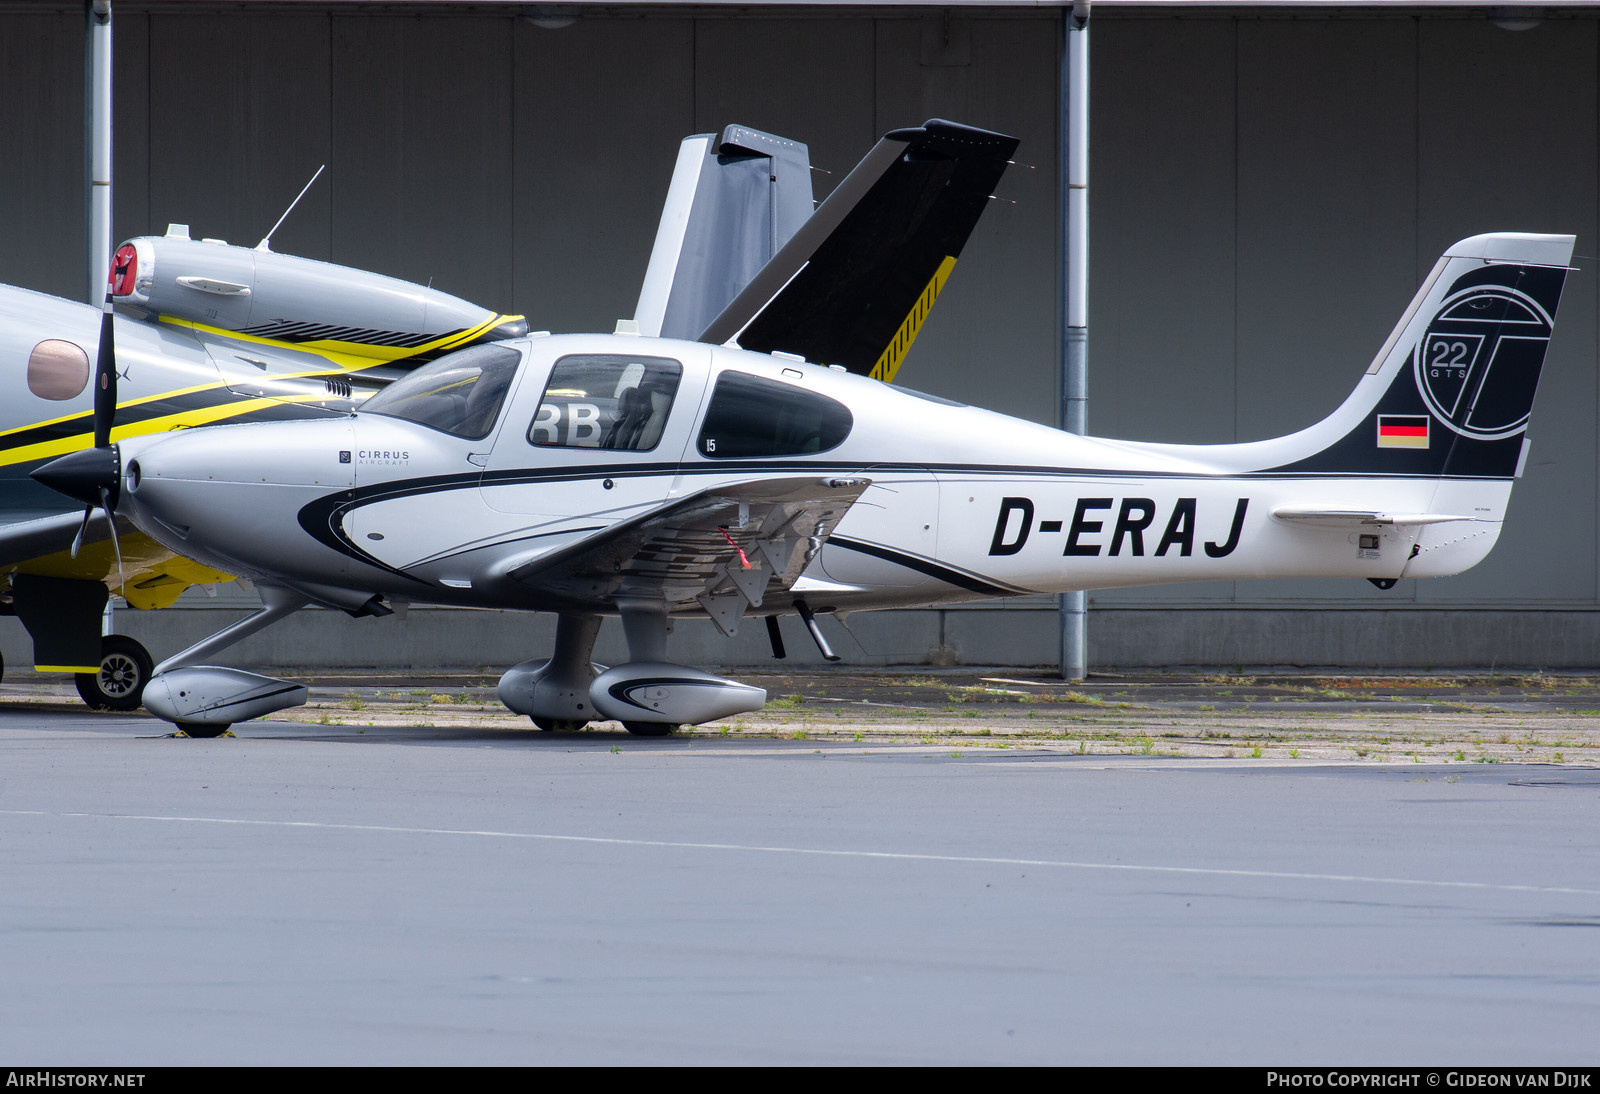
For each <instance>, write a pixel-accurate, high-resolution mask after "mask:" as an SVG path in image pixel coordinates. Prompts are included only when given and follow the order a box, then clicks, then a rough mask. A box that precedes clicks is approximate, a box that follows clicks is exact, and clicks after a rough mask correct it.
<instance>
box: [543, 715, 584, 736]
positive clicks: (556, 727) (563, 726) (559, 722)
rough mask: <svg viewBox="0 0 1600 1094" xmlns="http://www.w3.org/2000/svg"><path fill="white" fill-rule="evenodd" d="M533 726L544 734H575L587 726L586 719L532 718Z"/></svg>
mask: <svg viewBox="0 0 1600 1094" xmlns="http://www.w3.org/2000/svg"><path fill="white" fill-rule="evenodd" d="M533 724H534V725H536V726H538V727H539V728H540V729H542V730H544V731H545V732H546V733H576V732H578V730H580V729H582V728H583V727H584V726H586V725H588V724H589V720H588V719H587V718H540V717H538V716H536V715H535V716H533Z"/></svg>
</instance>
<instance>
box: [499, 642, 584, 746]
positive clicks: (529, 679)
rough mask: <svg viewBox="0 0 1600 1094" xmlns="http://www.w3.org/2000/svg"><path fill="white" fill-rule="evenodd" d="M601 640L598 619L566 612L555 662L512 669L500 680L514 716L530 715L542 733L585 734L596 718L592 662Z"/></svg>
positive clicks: (553, 655)
mask: <svg viewBox="0 0 1600 1094" xmlns="http://www.w3.org/2000/svg"><path fill="white" fill-rule="evenodd" d="M599 635H600V617H599V616H598V615H577V614H570V613H567V612H563V613H561V615H560V616H559V617H558V618H557V620H556V648H555V651H554V652H553V653H551V655H550V658H549V660H547V661H524V662H522V664H520V665H515V666H513V667H512V668H510V669H507V670H506V673H505V675H504V676H502V677H500V687H499V694H500V701H501V702H502V703H504V704H505V705H506V709H508V710H510V711H512V712H513V713H516V714H526V715H528V716H529V717H530V718H532V719H533V724H534V725H536V726H538V727H539V728H540V729H544V730H566V731H569V732H570V731H574V730H579V729H582V728H583V727H584V726H586V725H588V724H589V722H590V721H591V720H593V718H594V716H595V711H594V707H593V705H592V704H591V703H590V701H589V685H590V684H592V683H593V682H594V678H595V668H594V661H593V660H592V659H593V657H594V643H595V639H596V638H598V637H599Z"/></svg>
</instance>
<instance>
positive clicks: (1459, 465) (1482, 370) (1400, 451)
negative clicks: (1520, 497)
mask: <svg viewBox="0 0 1600 1094" xmlns="http://www.w3.org/2000/svg"><path fill="white" fill-rule="evenodd" d="M1573 242H1574V240H1573V237H1572V236H1565V235H1560V236H1558V235H1529V234H1525V233H1518V232H1500V233H1496V234H1493V235H1481V236H1473V237H1471V238H1470V239H1464V240H1462V241H1461V242H1460V243H1457V244H1456V245H1455V246H1453V247H1451V248H1450V249H1449V250H1447V251H1446V252H1445V253H1444V256H1443V257H1442V258H1440V260H1439V262H1438V264H1437V265H1436V266H1435V267H1434V268H1433V272H1432V274H1431V275H1429V278H1428V280H1427V281H1426V282H1424V283H1423V286H1422V288H1421V289H1419V290H1418V292H1417V295H1416V298H1415V299H1414V300H1413V301H1412V303H1411V307H1410V308H1409V309H1407V311H1406V313H1405V315H1404V316H1403V317H1402V318H1401V320H1400V323H1399V325H1397V326H1396V327H1395V329H1394V333H1393V334H1391V335H1390V336H1389V339H1388V341H1387V342H1385V343H1384V346H1383V349H1381V350H1380V351H1379V352H1378V356H1377V358H1376V359H1375V360H1374V361H1373V362H1372V366H1371V367H1370V368H1368V370H1367V374H1366V375H1365V376H1364V377H1362V379H1361V382H1360V383H1359V384H1358V385H1357V386H1356V389H1355V390H1354V391H1353V392H1352V393H1351V395H1350V397H1349V398H1348V399H1346V400H1345V402H1344V404H1343V405H1342V406H1340V407H1339V409H1338V410H1336V411H1334V413H1333V414H1332V415H1330V416H1329V417H1328V418H1326V419H1324V420H1323V421H1321V422H1319V423H1317V424H1316V425H1314V426H1312V427H1311V428H1309V429H1306V430H1303V431H1302V432H1300V433H1296V434H1293V435H1291V436H1289V437H1282V438H1278V439H1277V440H1274V441H1264V442H1259V444H1260V445H1261V446H1262V447H1265V448H1271V449H1275V450H1277V451H1278V452H1280V453H1281V454H1282V455H1283V456H1286V457H1290V458H1288V459H1284V460H1283V462H1282V463H1281V464H1279V465H1278V466H1277V467H1276V468H1274V470H1278V471H1284V472H1294V473H1306V472H1310V473H1336V474H1352V475H1406V476H1446V477H1450V478H1490V479H1493V478H1500V479H1509V478H1513V477H1515V475H1516V474H1517V472H1518V469H1519V467H1520V464H1521V459H1522V452H1523V445H1524V443H1525V439H1524V434H1525V432H1526V430H1527V427H1528V418H1529V415H1530V413H1531V412H1532V410H1533V398H1534V394H1535V393H1536V392H1537V390H1538V387H1539V373H1540V371H1541V370H1542V369H1543V367H1544V358H1545V351H1546V349H1547V348H1548V347H1549V344H1550V335H1551V332H1552V330H1553V328H1554V326H1555V316H1556V307H1557V305H1558V304H1559V303H1560V301H1561V289H1562V286H1563V284H1564V283H1565V281H1566V277H1567V269H1568V265H1567V264H1568V262H1570V261H1571V258H1572V247H1573ZM1296 450H1298V452H1299V453H1300V454H1298V455H1293V456H1292V455H1291V453H1295V451H1296Z"/></svg>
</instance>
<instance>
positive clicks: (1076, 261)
mask: <svg viewBox="0 0 1600 1094" xmlns="http://www.w3.org/2000/svg"><path fill="white" fill-rule="evenodd" d="M1060 94H1061V106H1060V110H1059V115H1060V137H1059V139H1058V142H1057V145H1058V149H1057V158H1058V164H1059V166H1058V178H1059V186H1060V212H1059V217H1058V219H1059V222H1060V232H1061V234H1060V250H1061V289H1062V300H1061V339H1060V345H1061V407H1060V418H1059V424H1060V426H1061V428H1062V429H1064V430H1066V431H1067V432H1068V433H1076V434H1078V435H1080V436H1081V435H1082V434H1083V433H1084V431H1085V430H1086V429H1087V428H1088V417H1089V415H1088V411H1089V0H1074V2H1073V5H1072V8H1071V10H1070V11H1064V12H1063V13H1062V19H1061V91H1060ZM1058 612H1059V618H1060V634H1061V676H1062V678H1063V679H1066V680H1082V679H1083V678H1084V677H1085V676H1087V675H1088V674H1089V652H1088V613H1089V598H1088V596H1087V594H1085V593H1084V592H1082V591H1081V590H1080V591H1078V592H1072V593H1063V594H1062V595H1061V597H1060V604H1059V607H1058Z"/></svg>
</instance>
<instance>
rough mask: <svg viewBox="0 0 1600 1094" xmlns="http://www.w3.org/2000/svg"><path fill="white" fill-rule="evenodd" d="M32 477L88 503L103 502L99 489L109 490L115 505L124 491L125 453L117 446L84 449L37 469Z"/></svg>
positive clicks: (59, 491)
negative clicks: (123, 460) (123, 469)
mask: <svg viewBox="0 0 1600 1094" xmlns="http://www.w3.org/2000/svg"><path fill="white" fill-rule="evenodd" d="M29 476H30V477H31V478H32V479H33V480H34V481H35V482H38V483H41V484H43V485H45V486H48V487H49V488H50V489H52V490H54V491H56V492H57V493H60V494H65V495H66V496H67V497H69V498H74V499H76V500H77V501H81V502H83V503H84V504H85V505H99V504H101V497H100V491H101V490H102V489H104V490H107V491H109V493H110V504H111V507H112V508H116V504H117V499H118V497H119V496H120V495H121V493H122V454H121V453H120V452H118V451H117V446H116V445H111V446H110V447H109V448H85V449H83V450H82V451H80V452H73V453H71V454H70V455H66V456H62V457H61V458H60V459H59V460H51V461H50V462H49V463H47V464H45V465H44V466H42V467H36V468H34V469H33V470H32V471H31V472H29Z"/></svg>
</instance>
